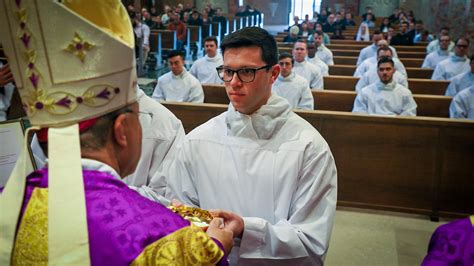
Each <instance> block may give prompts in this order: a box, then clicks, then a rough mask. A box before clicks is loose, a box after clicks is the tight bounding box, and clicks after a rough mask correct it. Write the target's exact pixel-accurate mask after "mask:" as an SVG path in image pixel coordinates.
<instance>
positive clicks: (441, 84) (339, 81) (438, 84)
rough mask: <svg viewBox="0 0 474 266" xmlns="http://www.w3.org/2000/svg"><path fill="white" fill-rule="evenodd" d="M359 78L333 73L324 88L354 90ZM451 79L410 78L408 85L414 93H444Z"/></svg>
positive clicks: (325, 79) (325, 80)
mask: <svg viewBox="0 0 474 266" xmlns="http://www.w3.org/2000/svg"><path fill="white" fill-rule="evenodd" d="M357 81H359V78H357V77H352V76H336V75H331V76H327V77H324V88H325V89H327V90H344V91H347V90H349V91H353V90H355V86H356V84H357ZM448 85H449V81H444V80H429V79H414V78H413V79H412V78H409V79H408V87H409V89H410V90H411V92H412V93H413V94H429V95H444V94H445V92H446V89H447V88H448Z"/></svg>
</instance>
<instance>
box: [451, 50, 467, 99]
mask: <svg viewBox="0 0 474 266" xmlns="http://www.w3.org/2000/svg"><path fill="white" fill-rule="evenodd" d="M470 65H471V69H470V71H467V72H464V73H461V74H459V75H457V76H454V77H453V78H452V79H451V82H450V83H449V86H448V88H447V89H446V96H453V97H454V96H456V94H458V93H459V92H460V91H462V90H464V89H467V88H468V87H470V86H471V85H472V84H474V55H471V64H470Z"/></svg>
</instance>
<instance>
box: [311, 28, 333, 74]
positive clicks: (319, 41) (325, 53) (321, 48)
mask: <svg viewBox="0 0 474 266" xmlns="http://www.w3.org/2000/svg"><path fill="white" fill-rule="evenodd" d="M323 37H324V35H323V32H322V31H315V32H314V33H313V38H314V47H315V48H316V52H315V53H314V56H317V57H319V59H321V60H322V61H323V62H324V63H326V65H328V66H332V65H334V59H333V55H332V52H331V50H329V49H328V48H327V47H326V46H325V45H324V43H323Z"/></svg>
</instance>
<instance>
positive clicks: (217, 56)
mask: <svg viewBox="0 0 474 266" xmlns="http://www.w3.org/2000/svg"><path fill="white" fill-rule="evenodd" d="M205 58H206V60H207V61H211V62H216V61H218V60H219V59H220V58H221V56H220V54H219V53H216V55H215V56H214V57H209V56H208V55H206V56H205Z"/></svg>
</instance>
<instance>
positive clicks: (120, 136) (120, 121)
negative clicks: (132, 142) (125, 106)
mask: <svg viewBox="0 0 474 266" xmlns="http://www.w3.org/2000/svg"><path fill="white" fill-rule="evenodd" d="M126 119H127V114H120V115H118V116H117V118H116V119H115V121H114V126H113V134H114V140H115V142H116V144H117V145H119V146H121V147H125V146H127V135H126V130H125V124H126Z"/></svg>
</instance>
